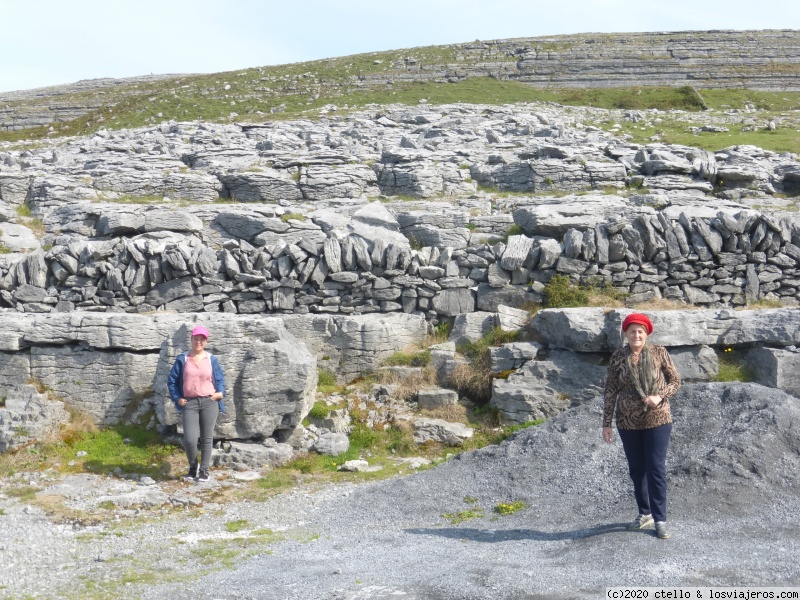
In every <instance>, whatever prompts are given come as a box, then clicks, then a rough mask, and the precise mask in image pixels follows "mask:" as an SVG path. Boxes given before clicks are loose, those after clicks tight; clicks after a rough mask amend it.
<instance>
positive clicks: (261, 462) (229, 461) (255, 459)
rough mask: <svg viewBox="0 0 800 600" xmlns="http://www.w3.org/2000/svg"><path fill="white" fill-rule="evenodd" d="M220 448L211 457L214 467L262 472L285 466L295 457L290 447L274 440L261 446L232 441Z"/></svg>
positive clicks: (266, 441) (220, 445) (269, 439)
mask: <svg viewBox="0 0 800 600" xmlns="http://www.w3.org/2000/svg"><path fill="white" fill-rule="evenodd" d="M218 446H219V447H217V448H215V449H214V452H213V454H212V457H211V459H212V463H213V464H214V466H218V467H233V468H235V469H243V468H246V469H255V470H261V469H264V468H265V467H279V466H281V465H285V464H286V463H288V462H289V461H290V460H291V459H292V456H293V455H294V450H293V449H292V447H291V446H290V445H288V444H280V443H278V442H276V441H275V440H274V439H272V438H267V439H266V440H265V441H264V442H263V443H261V444H258V443H244V442H233V441H231V442H225V443H224V444H219V445H218Z"/></svg>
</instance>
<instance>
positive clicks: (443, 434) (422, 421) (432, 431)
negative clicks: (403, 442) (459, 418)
mask: <svg viewBox="0 0 800 600" xmlns="http://www.w3.org/2000/svg"><path fill="white" fill-rule="evenodd" d="M473 433H474V431H473V430H472V428H471V427H468V426H466V425H464V424H463V423H450V422H449V421H445V420H443V419H426V418H419V419H415V420H414V441H415V442H416V443H418V444H424V443H425V442H437V443H441V444H447V445H448V446H461V445H462V444H463V443H464V441H466V440H468V439H470V438H471V437H472V435H473Z"/></svg>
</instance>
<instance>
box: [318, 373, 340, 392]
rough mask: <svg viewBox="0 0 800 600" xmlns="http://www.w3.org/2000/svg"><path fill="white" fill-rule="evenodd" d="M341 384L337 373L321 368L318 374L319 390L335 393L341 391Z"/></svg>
mask: <svg viewBox="0 0 800 600" xmlns="http://www.w3.org/2000/svg"><path fill="white" fill-rule="evenodd" d="M339 389H340V386H339V384H338V383H336V375H334V374H333V373H331V372H330V371H326V370H325V369H319V372H318V374H317V391H319V392H322V393H323V394H333V393H334V392H337V391H339Z"/></svg>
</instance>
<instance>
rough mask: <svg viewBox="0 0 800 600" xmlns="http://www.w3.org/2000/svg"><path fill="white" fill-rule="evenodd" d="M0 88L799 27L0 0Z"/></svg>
mask: <svg viewBox="0 0 800 600" xmlns="http://www.w3.org/2000/svg"><path fill="white" fill-rule="evenodd" d="M0 24H1V26H0V92H2V91H10V90H20V89H30V88H35V87H41V86H47V85H55V84H60V83H70V82H73V81H78V80H80V79H92V78H96V77H130V76H134V75H145V74H149V73H213V72H218V71H230V70H235V69H240V68H245V67H255V66H263V65H274V64H283V63H290V62H299V61H304V60H312V59H317V58H327V57H332V56H343V55H347V54H356V53H360V52H371V51H377V50H391V49H398V48H411V47H414V46H427V45H436V44H447V43H454V42H468V41H472V40H475V39H483V40H489V39H499V38H511V37H530V36H543V35H558V34H569V33H584V32H626V31H680V30H708V29H780V28H791V29H798V28H800V2H792V1H789V0H759V1H758V2H753V1H752V0H747V1H744V0H724V1H717V0H705V1H703V2H697V1H696V0H692V1H686V0H670V1H669V2H648V1H647V0H638V1H632V0H560V1H558V0H548V1H540V0H478V1H473V0H400V1H398V2H381V1H380V0H368V1H367V0H297V1H296V2H287V1H286V0H281V1H277V2H273V1H271V0H262V1H256V0H221V1H211V0H193V1H191V2H189V1H185V0H125V1H122V0H0Z"/></svg>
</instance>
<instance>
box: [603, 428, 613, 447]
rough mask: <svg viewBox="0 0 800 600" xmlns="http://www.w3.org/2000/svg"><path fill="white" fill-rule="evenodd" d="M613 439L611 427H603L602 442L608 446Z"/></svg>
mask: <svg viewBox="0 0 800 600" xmlns="http://www.w3.org/2000/svg"><path fill="white" fill-rule="evenodd" d="M613 437H614V431H613V430H612V429H611V427H603V441H604V442H605V443H606V444H610V443H611V440H612V438H613Z"/></svg>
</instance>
